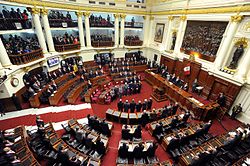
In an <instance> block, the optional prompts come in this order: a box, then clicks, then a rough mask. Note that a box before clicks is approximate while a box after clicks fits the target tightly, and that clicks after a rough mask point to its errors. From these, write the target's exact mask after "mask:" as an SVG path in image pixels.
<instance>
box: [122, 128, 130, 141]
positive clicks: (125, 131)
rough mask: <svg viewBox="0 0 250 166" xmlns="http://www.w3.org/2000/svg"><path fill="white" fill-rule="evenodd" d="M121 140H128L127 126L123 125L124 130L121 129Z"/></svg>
mask: <svg viewBox="0 0 250 166" xmlns="http://www.w3.org/2000/svg"><path fill="white" fill-rule="evenodd" d="M122 139H125V140H128V139H130V134H129V129H128V126H127V125H125V126H124V129H122Z"/></svg>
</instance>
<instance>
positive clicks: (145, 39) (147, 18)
mask: <svg viewBox="0 0 250 166" xmlns="http://www.w3.org/2000/svg"><path fill="white" fill-rule="evenodd" d="M143 18H144V23H143V45H144V46H146V45H147V43H148V42H149V33H150V31H149V26H150V16H149V15H146V16H143Z"/></svg>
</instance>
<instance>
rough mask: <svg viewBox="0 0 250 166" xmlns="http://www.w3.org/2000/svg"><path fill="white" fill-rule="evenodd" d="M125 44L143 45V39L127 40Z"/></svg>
mask: <svg viewBox="0 0 250 166" xmlns="http://www.w3.org/2000/svg"><path fill="white" fill-rule="evenodd" d="M124 44H125V45H126V46H142V44H143V41H141V40H125V41H124Z"/></svg>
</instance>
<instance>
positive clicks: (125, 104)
mask: <svg viewBox="0 0 250 166" xmlns="http://www.w3.org/2000/svg"><path fill="white" fill-rule="evenodd" d="M129 107H130V104H129V103H128V100H126V102H125V103H124V112H128V110H129Z"/></svg>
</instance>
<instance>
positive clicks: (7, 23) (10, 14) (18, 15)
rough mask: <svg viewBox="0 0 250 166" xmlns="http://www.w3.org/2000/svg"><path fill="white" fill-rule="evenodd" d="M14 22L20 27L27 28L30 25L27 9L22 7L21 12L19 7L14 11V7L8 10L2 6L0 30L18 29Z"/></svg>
mask: <svg viewBox="0 0 250 166" xmlns="http://www.w3.org/2000/svg"><path fill="white" fill-rule="evenodd" d="M16 23H20V24H21V26H22V27H21V29H22V28H23V29H29V28H31V27H32V25H31V21H30V20H29V14H28V13H27V10H26V9H24V10H23V12H21V10H20V9H19V8H17V9H16V11H15V10H14V8H11V11H9V10H8V9H7V8H6V7H5V6H3V10H2V12H0V30H7V29H8V30H15V29H19V28H20V27H18V26H17V25H16Z"/></svg>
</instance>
